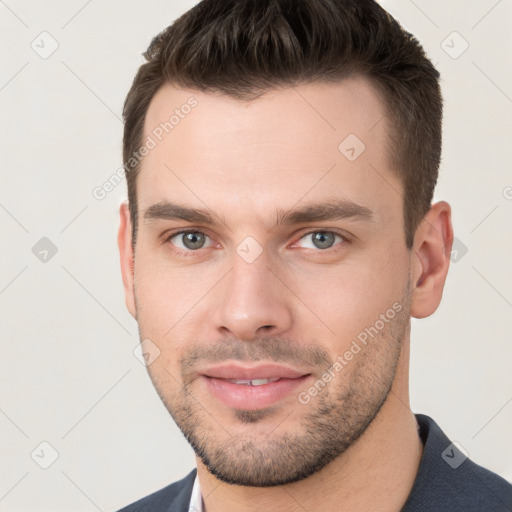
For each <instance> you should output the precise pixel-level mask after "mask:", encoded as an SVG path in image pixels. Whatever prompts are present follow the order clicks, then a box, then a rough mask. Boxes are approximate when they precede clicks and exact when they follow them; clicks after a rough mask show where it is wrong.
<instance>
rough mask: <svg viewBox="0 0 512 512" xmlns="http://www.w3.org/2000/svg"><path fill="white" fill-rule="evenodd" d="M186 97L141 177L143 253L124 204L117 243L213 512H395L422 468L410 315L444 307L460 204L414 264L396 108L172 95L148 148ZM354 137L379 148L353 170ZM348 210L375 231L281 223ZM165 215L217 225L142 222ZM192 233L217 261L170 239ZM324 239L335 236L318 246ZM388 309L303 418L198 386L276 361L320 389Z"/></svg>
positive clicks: (438, 213) (417, 246) (308, 98)
mask: <svg viewBox="0 0 512 512" xmlns="http://www.w3.org/2000/svg"><path fill="white" fill-rule="evenodd" d="M191 96H193V97H194V98H195V99H196V100H197V102H198V104H197V106H196V107H195V108H194V109H193V110H192V112H191V113H190V114H189V115H188V116H186V117H185V118H184V119H182V120H180V123H179V124H178V125H176V126H175V128H174V129H173V130H172V132H170V134H168V135H167V136H166V137H165V138H164V139H163V140H162V142H160V143H159V144H158V145H157V146H156V147H155V148H154V149H152V150H151V151H150V152H149V154H148V155H147V156H146V157H145V158H144V160H143V162H142V167H141V173H140V175H139V177H138V182H137V188H138V211H139V224H138V236H137V242H136V245H135V250H133V249H132V239H131V220H130V216H129V212H128V207H127V205H126V204H123V205H122V206H121V209H120V219H121V221H120V229H119V237H118V242H119V248H120V255H121V267H122V274H123V282H124V288H125V294H126V303H127V307H128V309H129V311H130V313H131V314H132V315H133V316H134V318H135V319H136V320H137V322H138V325H139V331H140V336H141V339H150V340H151V342H152V343H154V344H155V345H156V346H157V347H158V349H159V350H160V355H159V357H158V358H157V359H155V361H154V362H152V363H151V364H150V365H149V366H148V372H149V374H150V377H151V379H152V381H153V383H154V385H155V388H156V389H157V391H158V393H159V395H160V397H161V399H162V401H163V403H164V404H165V406H166V407H167V409H168V410H169V412H170V413H171V414H172V416H173V418H174V419H175V420H176V422H177V423H178V425H179V426H180V428H181V429H182V431H183V432H184V434H185V435H186V437H187V439H188V440H189V441H190V442H191V443H192V445H193V447H194V449H195V450H196V453H197V454H198V455H197V469H198V477H199V482H200V486H201V492H202V496H203V499H204V503H205V506H206V510H207V511H208V512H217V511H224V512H226V511H228V512H229V511H237V512H241V511H256V510H276V511H295V510H297V511H299V510H300V511H302V510H344V511H356V510H357V511H365V510H368V511H369V510H375V507H376V506H377V504H378V509H379V510H382V511H388V510H389V511H396V510H399V509H400V508H401V507H402V506H403V504H404V503H405V501H406V499H407V496H408V495H409V493H410V490H411V487H412V485H413V482H414V479H415V476H416V472H417V469H418V465H419V462H420V458H421V454H422V443H421V441H420V438H419V436H418V434H417V424H416V420H415V418H414V415H413V413H412V412H411V410H410V407H409V391H408V372H409V344H410V317H411V316H412V317H416V318H423V317H427V316H429V315H431V314H432V313H434V311H435V310H436V309H437V307H438V305H439V303H440V300H441V297H442V290H443V286H444V282H445V279H446V274H447V271H448V266H449V261H450V260H449V256H450V251H451V245H452V240H453V232H452V226H451V212H450V207H449V205H448V204H447V203H445V202H439V203H436V204H434V205H432V207H431V209H430V211H429V212H428V213H427V215H426V216H425V219H424V221H423V222H422V224H421V225H420V226H419V227H418V229H417V231H416V233H415V238H414V246H413V248H412V250H408V249H407V247H406V244H405V234H404V226H403V217H402V204H403V199H402V190H403V187H402V184H401V183H400V181H399V179H398V178H397V176H396V174H395V172H394V171H393V169H391V168H390V166H389V163H388V158H387V153H386V148H387V137H388V136H387V130H388V125H387V122H386V119H385V116H384V109H383V106H382V104H381V102H380V99H379V97H378V96H377V95H376V93H375V91H374V90H373V88H372V87H371V85H370V84H369V83H368V82H367V81H366V80H365V79H364V78H351V79H346V80H343V81H341V82H338V83H335V84H329V85H326V84H320V83H312V84H303V85H300V86H298V87H296V88H294V89H293V88H285V89H280V90H273V91H269V92H266V93H265V94H264V95H263V96H261V97H259V98H258V99H256V100H253V101H251V102H240V101H237V100H234V99H232V98H228V97H226V96H222V95H218V94H213V93H203V92H199V91H190V90H180V89H177V88H176V87H174V86H172V85H170V84H168V85H165V86H164V87H162V88H161V89H160V90H159V91H158V93H157V94H156V96H155V97H154V98H153V100H152V102H151V104H150V107H149V111H148V113H147V117H146V120H145V136H147V135H149V134H151V132H152V130H153V129H154V127H156V126H158V125H159V123H160V122H162V121H164V120H166V119H168V118H169V116H170V115H171V114H172V112H173V110H174V109H176V108H179V107H180V105H183V104H184V103H186V101H187V99H188V98H190V97H191ZM348 134H356V135H357V137H358V138H359V139H360V140H361V141H363V142H364V144H365V146H366V148H365V150H364V152H363V153H362V154H361V155H360V156H359V157H358V158H357V159H356V160H355V161H349V160H348V159H347V158H345V156H344V155H343V154H342V153H341V152H340V151H339V150H338V145H339V144H340V142H341V141H343V140H344V139H345V137H347V135H348ZM337 201H338V202H339V201H345V202H347V201H350V202H352V203H356V204H357V205H360V206H363V207H365V208H367V209H368V210H370V211H371V212H372V213H371V217H370V218H365V217H357V216H355V217H349V218H334V219H324V220H314V221H310V220H308V219H307V218H303V219H295V221H294V222H292V223H283V222H277V220H278V219H282V218H283V215H284V214H286V212H290V211H296V210H297V209H304V208H306V207H309V206H314V205H322V204H326V203H330V204H332V203H334V202H337ZM164 202H170V203H174V204H178V205H180V206H182V207H186V208H191V209H197V210H204V211H205V213H209V214H210V216H212V217H213V220H214V222H213V223H205V222H203V221H201V222H197V220H194V221H192V220H183V219H173V218H146V216H145V213H146V212H147V211H148V210H149V209H150V208H151V207H152V206H153V205H155V204H162V203H164ZM203 220H204V219H203ZM183 229H189V230H192V231H196V232H197V231H200V232H202V233H205V234H206V235H207V236H208V238H207V240H208V242H207V244H206V246H204V247H203V248H200V249H198V250H190V249H187V248H186V246H184V245H183V238H182V237H180V236H177V237H174V238H171V239H169V236H171V235H172V234H174V233H176V232H178V231H180V230H183ZM311 232H317V233H318V232H335V233H336V234H337V235H338V237H336V238H334V245H333V246H332V247H330V248H327V249H319V248H317V247H316V246H315V245H314V243H313V242H312V238H311V235H308V233H311ZM247 237H252V239H254V240H255V241H256V242H257V245H256V244H255V243H254V242H251V245H250V246H246V249H247V248H248V250H249V254H251V255H256V252H254V251H256V250H258V252H259V251H260V250H261V254H259V255H258V257H257V258H256V259H254V261H252V262H250V263H249V262H248V261H247V260H246V259H244V258H243V257H241V253H240V252H237V247H239V245H240V243H241V242H242V241H244V240H245V239H246V238H247ZM242 247H244V246H243V245H242ZM393 304H395V305H396V304H398V305H399V306H400V312H399V313H397V314H396V315H395V316H394V317H393V319H392V320H389V321H388V322H386V323H385V324H384V326H383V327H382V328H380V329H378V334H377V335H376V336H375V337H374V338H372V339H371V341H370V342H368V344H367V345H365V346H364V347H362V350H361V351H360V352H359V353H358V354H357V355H354V356H353V358H351V360H350V361H347V362H346V365H345V366H344V367H343V369H342V370H341V371H338V372H335V375H334V377H333V378H332V380H331V381H330V382H329V383H328V385H327V386H325V387H324V388H323V389H322V390H321V391H320V392H319V393H318V394H317V395H316V396H313V397H311V400H310V401H309V402H308V403H306V404H304V403H301V402H300V401H299V400H298V396H297V393H291V394H290V395H289V396H286V397H285V398H284V399H281V400H280V401H278V402H277V403H275V404H273V405H272V406H271V407H268V408H265V409H263V410H258V411H246V410H244V409H243V407H240V408H230V407H228V406H226V405H225V404H223V403H221V402H220V401H219V400H218V399H216V398H215V397H213V396H212V395H211V393H210V392H209V390H208V388H207V387H206V386H205V385H204V380H203V379H201V378H200V373H201V370H202V369H204V367H205V366H206V365H207V364H208V363H212V362H214V361H226V360H231V361H238V363H241V362H242V363H246V364H247V365H251V364H252V365H254V364H256V363H255V361H258V364H259V363H262V362H268V363H271V362H272V361H279V362H282V363H283V364H286V365H287V366H289V367H291V368H296V369H299V370H300V371H302V372H304V373H309V374H310V377H308V379H309V380H308V381H307V384H305V386H304V388H303V389H302V388H301V390H300V391H307V390H308V389H309V388H310V386H311V385H312V384H314V383H315V382H316V381H317V380H318V379H321V378H322V375H323V374H324V372H325V371H326V369H328V368H329V366H332V364H333V363H334V362H335V361H336V360H337V357H338V356H340V355H343V354H345V353H346V351H347V350H349V349H350V347H351V344H352V342H353V340H354V339H356V338H357V336H358V335H359V334H360V333H361V332H363V331H364V330H365V328H369V327H370V326H374V325H375V324H376V320H378V319H379V318H381V317H380V315H382V314H386V311H388V310H389V309H390V308H392V305H393ZM315 457H316V459H315ZM320 458H322V461H320V460H319V459H320ZM315 462H316V465H315ZM302 466H304V467H306V466H307V467H308V468H309V473H308V471H306V470H304V471H302V473H301V470H300V467H302ZM286 482H289V483H286ZM235 484H237V485H235Z"/></svg>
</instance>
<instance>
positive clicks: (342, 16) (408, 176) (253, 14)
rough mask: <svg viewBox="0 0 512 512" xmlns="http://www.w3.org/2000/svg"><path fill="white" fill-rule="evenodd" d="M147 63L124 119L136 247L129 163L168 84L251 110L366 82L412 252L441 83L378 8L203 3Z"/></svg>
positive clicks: (302, 2)
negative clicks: (321, 87) (282, 95)
mask: <svg viewBox="0 0 512 512" xmlns="http://www.w3.org/2000/svg"><path fill="white" fill-rule="evenodd" d="M144 57H145V59H146V60H147V62H146V63H144V64H143V65H141V67H140V68H139V70H138V72H137V75H136V76H135V79H134V81H133V84H132V87H131V89H130V91H129V93H128V95H127V97H126V101H125V104H124V109H123V117H124V121H125V125H124V139H123V162H124V168H125V172H126V178H127V184H128V199H129V205H130V216H131V219H132V223H133V232H132V235H133V244H135V238H136V233H137V230H136V227H137V188H136V181H137V174H138V172H139V170H140V169H139V168H140V165H139V163H138V162H135V163H134V160H133V159H132V161H131V162H130V158H131V157H132V155H133V154H134V152H136V151H137V150H138V148H140V147H141V145H142V138H143V129H144V120H145V117H146V113H147V111H148V107H149V104H150V102H151V99H152V98H153V96H154V95H155V93H156V92H157V91H158V89H159V88H160V87H161V86H162V85H163V84H165V83H172V84H175V85H176V86H178V87H183V88H189V89H195V90H199V91H206V92H208V91H209V92H220V93H223V94H226V95H229V96H231V97H234V98H236V99H239V100H241V101H245V100H247V101H250V100H252V99H255V98H257V97H258V96H259V95H261V94H263V93H264V92H266V91H268V90H270V89H272V88H277V87H282V86H295V85H298V84H301V83H307V82H314V81H319V82H333V81H338V80H341V79H343V78H346V77H349V76H356V75H359V76H365V77H367V78H368V79H369V80H370V81H371V83H372V84H373V85H374V86H375V88H376V90H377V91H378V93H379V95H380V97H381V99H382V101H383V104H384V108H385V110H386V116H387V119H388V126H389V135H388V136H389V139H390V140H389V142H390V144H389V159H390V163H391V166H392V167H393V169H395V170H396V172H397V173H398V175H399V176H400V179H401V182H402V184H403V190H404V194H403V213H404V225H405V240H406V244H407V247H408V248H409V249H410V248H411V247H412V243H413V239H414V233H415V231H416V228H417V227H418V225H419V223H420V222H421V220H422V218H423V217H424V215H425V213H426V212H427V211H428V210H429V208H430V204H431V201H432V196H433V193H434V187H435V184H436V182H437V175H438V168H439V163H440V157H441V124H442V110H443V106H442V97H441V91H440V86H439V73H438V71H437V70H436V69H435V68H434V66H433V65H432V63H431V62H430V60H429V59H428V58H427V57H426V55H425V52H424V50H423V48H422V47H421V45H420V44H419V42H418V41H417V40H416V39H415V38H414V37H413V36H412V35H411V34H409V33H408V32H406V31H405V30H404V29H403V28H402V27H401V26H400V24H399V23H398V22H397V21H396V20H395V19H394V18H393V17H392V16H391V15H390V14H388V13H387V12H386V11H385V10H384V9H383V8H382V7H380V6H379V5H378V4H377V3H376V2H375V1H373V0H203V1H202V2H200V3H198V4H197V5H196V6H194V7H193V8H192V9H190V10H189V11H187V12H186V13H185V14H183V15H182V16H181V17H180V18H178V19H177V20H176V21H174V23H173V24H172V25H170V26H169V27H167V28H166V29H165V30H163V31H162V32H161V33H160V34H158V35H157V36H156V37H155V38H154V39H153V40H152V42H151V44H150V45H149V48H148V49H147V51H146V52H145V53H144ZM129 163H132V165H131V166H130V165H129Z"/></svg>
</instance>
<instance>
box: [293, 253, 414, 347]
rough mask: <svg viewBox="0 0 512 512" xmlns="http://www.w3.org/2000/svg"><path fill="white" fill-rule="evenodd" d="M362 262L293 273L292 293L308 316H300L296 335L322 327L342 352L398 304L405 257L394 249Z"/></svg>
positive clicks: (405, 271)
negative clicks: (293, 286)
mask: <svg viewBox="0 0 512 512" xmlns="http://www.w3.org/2000/svg"><path fill="white" fill-rule="evenodd" d="M365 256H366V255H363V257H360V258H358V261H357V262H355V261H354V260H350V259H347V261H345V262H343V263H341V264H340V265H339V266H337V267H334V266H331V267H329V268H319V269H316V270H315V272H314V273H312V272H310V273H307V272H297V273H295V275H294V277H293V278H292V279H293V280H294V281H295V283H296V288H295V289H294V291H295V290H296V294H297V296H298V297H299V299H301V301H302V302H303V303H304V304H305V306H306V307H307V309H309V310H310V311H311V313H307V314H304V315H301V316H300V318H299V322H301V325H300V326H299V329H301V330H303V332H308V330H309V331H311V328H312V326H313V325H319V324H323V325H324V332H325V333H329V331H332V332H330V335H332V337H333V338H335V339H336V342H335V343H336V344H337V345H339V348H338V349H339V350H341V349H342V348H343V347H345V346H346V345H347V344H350V342H351V340H352V339H354V338H355V337H357V335H358V334H359V333H360V332H361V331H363V330H364V329H365V328H367V327H369V326H372V325H374V324H375V322H376V320H378V319H379V317H380V315H381V314H386V311H388V310H389V309H390V308H392V307H393V304H395V303H401V302H402V299H403V295H404V289H405V286H406V283H407V264H408V263H407V262H408V260H407V259H406V257H405V255H404V254H402V253H401V252H400V251H399V249H398V247H395V248H390V249H383V250H380V251H379V250H376V249H375V248H373V249H372V254H371V256H370V257H365ZM312 313H314V314H312ZM327 327H328V328H329V330H327Z"/></svg>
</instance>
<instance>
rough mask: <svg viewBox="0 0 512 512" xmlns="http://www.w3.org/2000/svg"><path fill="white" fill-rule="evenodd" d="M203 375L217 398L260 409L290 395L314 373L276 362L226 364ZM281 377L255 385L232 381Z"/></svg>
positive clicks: (210, 369) (221, 400)
mask: <svg viewBox="0 0 512 512" xmlns="http://www.w3.org/2000/svg"><path fill="white" fill-rule="evenodd" d="M201 373H202V375H201V378H202V380H203V382H204V384H205V386H206V388H207V390H208V392H209V394H210V395H212V396H213V397H214V398H216V399H218V400H219V401H220V402H222V403H223V404H224V405H226V406H228V407H230V408H233V409H243V410H257V409H264V408H267V407H270V406H271V405H273V404H275V403H277V402H279V401H283V400H284V399H286V398H287V397H289V396H290V395H291V394H292V393H293V392H294V391H297V390H298V388H299V387H302V386H304V382H305V381H306V380H307V379H308V378H309V377H310V376H311V374H308V373H304V372H301V371H297V370H294V369H292V368H288V367H285V366H281V365H276V364H264V365H258V366H254V367H247V366H240V365H234V364H225V365H220V366H215V367H211V368H208V369H206V370H204V371H203V372H201ZM272 378H279V380H277V381H275V382H269V383H267V384H261V385H259V386H251V385H247V384H236V383H234V382H229V380H228V379H230V380H235V379H236V380H253V379H272Z"/></svg>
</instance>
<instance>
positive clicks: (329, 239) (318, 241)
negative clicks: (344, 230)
mask: <svg viewBox="0 0 512 512" xmlns="http://www.w3.org/2000/svg"><path fill="white" fill-rule="evenodd" d="M313 243H314V244H315V245H316V247H318V248H319V249H328V248H329V247H332V245H333V244H334V233H326V232H325V231H319V232H318V233H314V234H313Z"/></svg>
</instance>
